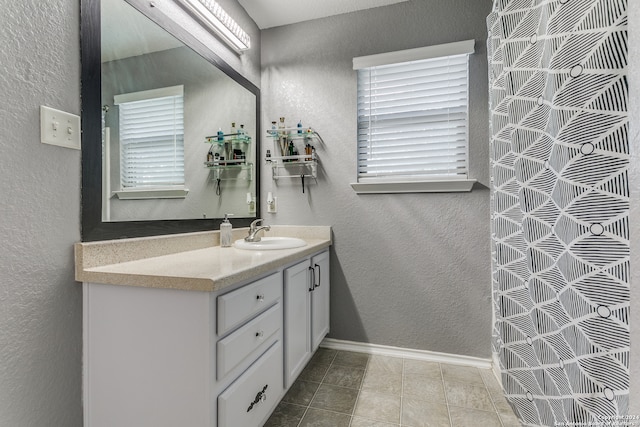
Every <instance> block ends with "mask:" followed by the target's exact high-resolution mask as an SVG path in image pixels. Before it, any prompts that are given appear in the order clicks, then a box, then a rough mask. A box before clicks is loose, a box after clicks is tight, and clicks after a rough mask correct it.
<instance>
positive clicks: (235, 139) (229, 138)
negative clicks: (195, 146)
mask: <svg viewBox="0 0 640 427" xmlns="http://www.w3.org/2000/svg"><path fill="white" fill-rule="evenodd" d="M204 142H205V143H207V144H225V143H228V142H230V143H232V144H251V137H250V136H249V135H240V134H237V133H232V134H225V135H224V139H223V140H219V139H218V137H217V136H207V137H205V140H204Z"/></svg>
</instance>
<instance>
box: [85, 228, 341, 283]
mask: <svg viewBox="0 0 640 427" xmlns="http://www.w3.org/2000/svg"><path fill="white" fill-rule="evenodd" d="M246 234H247V229H246V228H245V229H236V230H234V239H240V238H242V237H244V236H245V235H246ZM265 235H266V236H288V237H299V238H301V239H303V240H305V241H306V242H307V245H306V246H304V247H301V248H295V249H279V250H269V251H248V250H242V249H236V248H234V247H230V248H222V247H220V246H219V245H218V242H219V234H218V232H217V231H211V232H202V233H187V234H179V235H169V236H156V237H146V238H135V239H121V240H110V241H103V242H87V243H77V244H76V245H75V257H76V280H77V281H79V282H89V283H103V284H112V285H126V286H142V287H151V288H168V289H182V290H193V291H207V292H215V291H219V290H221V289H224V288H226V287H228V286H232V285H234V284H236V283H239V282H242V281H245V280H248V279H251V278H254V277H257V276H260V275H262V274H264V273H268V272H269V271H273V270H275V269H277V268H279V267H282V266H284V265H286V264H289V263H291V262H294V261H296V260H298V259H300V258H303V257H305V256H307V255H311V254H314V253H316V252H319V251H321V250H322V249H324V248H327V247H329V246H330V245H331V228H330V227H324V226H313V227H306V226H305V227H301V226H273V227H272V229H271V231H270V232H268V233H266V234H265Z"/></svg>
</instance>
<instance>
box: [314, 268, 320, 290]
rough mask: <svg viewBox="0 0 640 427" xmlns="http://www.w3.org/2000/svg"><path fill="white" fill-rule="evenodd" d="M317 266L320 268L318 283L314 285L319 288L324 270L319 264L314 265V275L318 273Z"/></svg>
mask: <svg viewBox="0 0 640 427" xmlns="http://www.w3.org/2000/svg"><path fill="white" fill-rule="evenodd" d="M316 268H317V269H318V283H317V284H316V285H314V288H319V287H320V282H321V281H322V275H321V274H322V270H321V269H320V266H319V265H318V264H316V265H314V266H313V275H314V276H315V275H316Z"/></svg>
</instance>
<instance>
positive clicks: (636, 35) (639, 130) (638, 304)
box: [629, 1, 640, 416]
mask: <svg viewBox="0 0 640 427" xmlns="http://www.w3.org/2000/svg"><path fill="white" fill-rule="evenodd" d="M629 39H630V42H629V94H630V96H629V101H630V104H629V118H630V123H631V125H630V130H629V140H630V144H631V168H630V173H629V185H630V188H631V212H630V214H629V224H630V226H631V322H630V327H631V357H630V358H629V360H630V362H629V363H630V375H629V378H630V380H631V389H630V394H629V403H630V405H629V414H631V415H638V416H640V286H639V285H638V283H640V102H639V101H638V100H639V99H640V90H639V88H640V2H637V1H630V2H629Z"/></svg>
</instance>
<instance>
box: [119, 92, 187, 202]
mask: <svg viewBox="0 0 640 427" xmlns="http://www.w3.org/2000/svg"><path fill="white" fill-rule="evenodd" d="M115 103H116V104H117V105H119V118H120V121H119V124H120V181H121V185H122V189H123V190H126V189H134V188H149V187H168V186H177V185H184V96H183V87H182V86H173V87H170V88H162V89H154V90H150V91H144V92H135V93H128V94H123V95H117V96H116V97H115Z"/></svg>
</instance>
